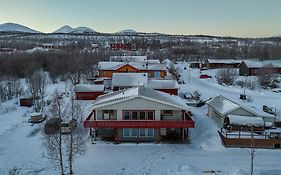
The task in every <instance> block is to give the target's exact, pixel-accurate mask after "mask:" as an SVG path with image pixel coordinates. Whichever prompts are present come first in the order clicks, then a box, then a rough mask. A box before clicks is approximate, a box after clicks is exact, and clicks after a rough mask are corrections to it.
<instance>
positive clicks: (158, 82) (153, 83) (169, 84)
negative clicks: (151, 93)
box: [146, 79, 179, 95]
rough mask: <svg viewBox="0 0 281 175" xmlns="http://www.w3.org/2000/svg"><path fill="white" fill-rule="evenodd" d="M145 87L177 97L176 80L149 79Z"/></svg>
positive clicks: (177, 87)
mask: <svg viewBox="0 0 281 175" xmlns="http://www.w3.org/2000/svg"><path fill="white" fill-rule="evenodd" d="M146 86H147V87H149V88H151V89H155V90H158V91H161V92H165V93H168V94H173V95H178V90H179V84H178V82H177V81H176V80H166V79H164V80H162V79H151V80H150V81H149V82H148V84H147V85H146Z"/></svg>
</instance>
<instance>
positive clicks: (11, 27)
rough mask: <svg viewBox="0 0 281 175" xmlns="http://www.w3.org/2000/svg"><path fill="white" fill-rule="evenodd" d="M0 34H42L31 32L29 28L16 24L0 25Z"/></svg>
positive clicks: (35, 31)
mask: <svg viewBox="0 0 281 175" xmlns="http://www.w3.org/2000/svg"><path fill="white" fill-rule="evenodd" d="M0 32H24V33H42V32H39V31H37V30H33V29H31V28H29V27H26V26H23V25H20V24H16V23H4V24H0Z"/></svg>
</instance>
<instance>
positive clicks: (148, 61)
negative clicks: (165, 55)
mask: <svg viewBox="0 0 281 175" xmlns="http://www.w3.org/2000/svg"><path fill="white" fill-rule="evenodd" d="M147 63H148V64H149V63H160V60H147Z"/></svg>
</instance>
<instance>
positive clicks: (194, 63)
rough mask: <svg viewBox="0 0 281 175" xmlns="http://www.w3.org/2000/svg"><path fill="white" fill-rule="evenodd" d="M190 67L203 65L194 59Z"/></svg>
mask: <svg viewBox="0 0 281 175" xmlns="http://www.w3.org/2000/svg"><path fill="white" fill-rule="evenodd" d="M189 67H190V68H201V67H202V66H201V63H200V62H198V61H192V62H190V63H189Z"/></svg>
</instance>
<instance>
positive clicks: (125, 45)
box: [109, 43, 132, 50]
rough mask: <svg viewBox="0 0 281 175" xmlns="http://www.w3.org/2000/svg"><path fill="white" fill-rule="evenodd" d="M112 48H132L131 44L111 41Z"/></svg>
mask: <svg viewBox="0 0 281 175" xmlns="http://www.w3.org/2000/svg"><path fill="white" fill-rule="evenodd" d="M109 46H110V49H111V50H131V48H132V47H131V44H124V43H111V44H109Z"/></svg>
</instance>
